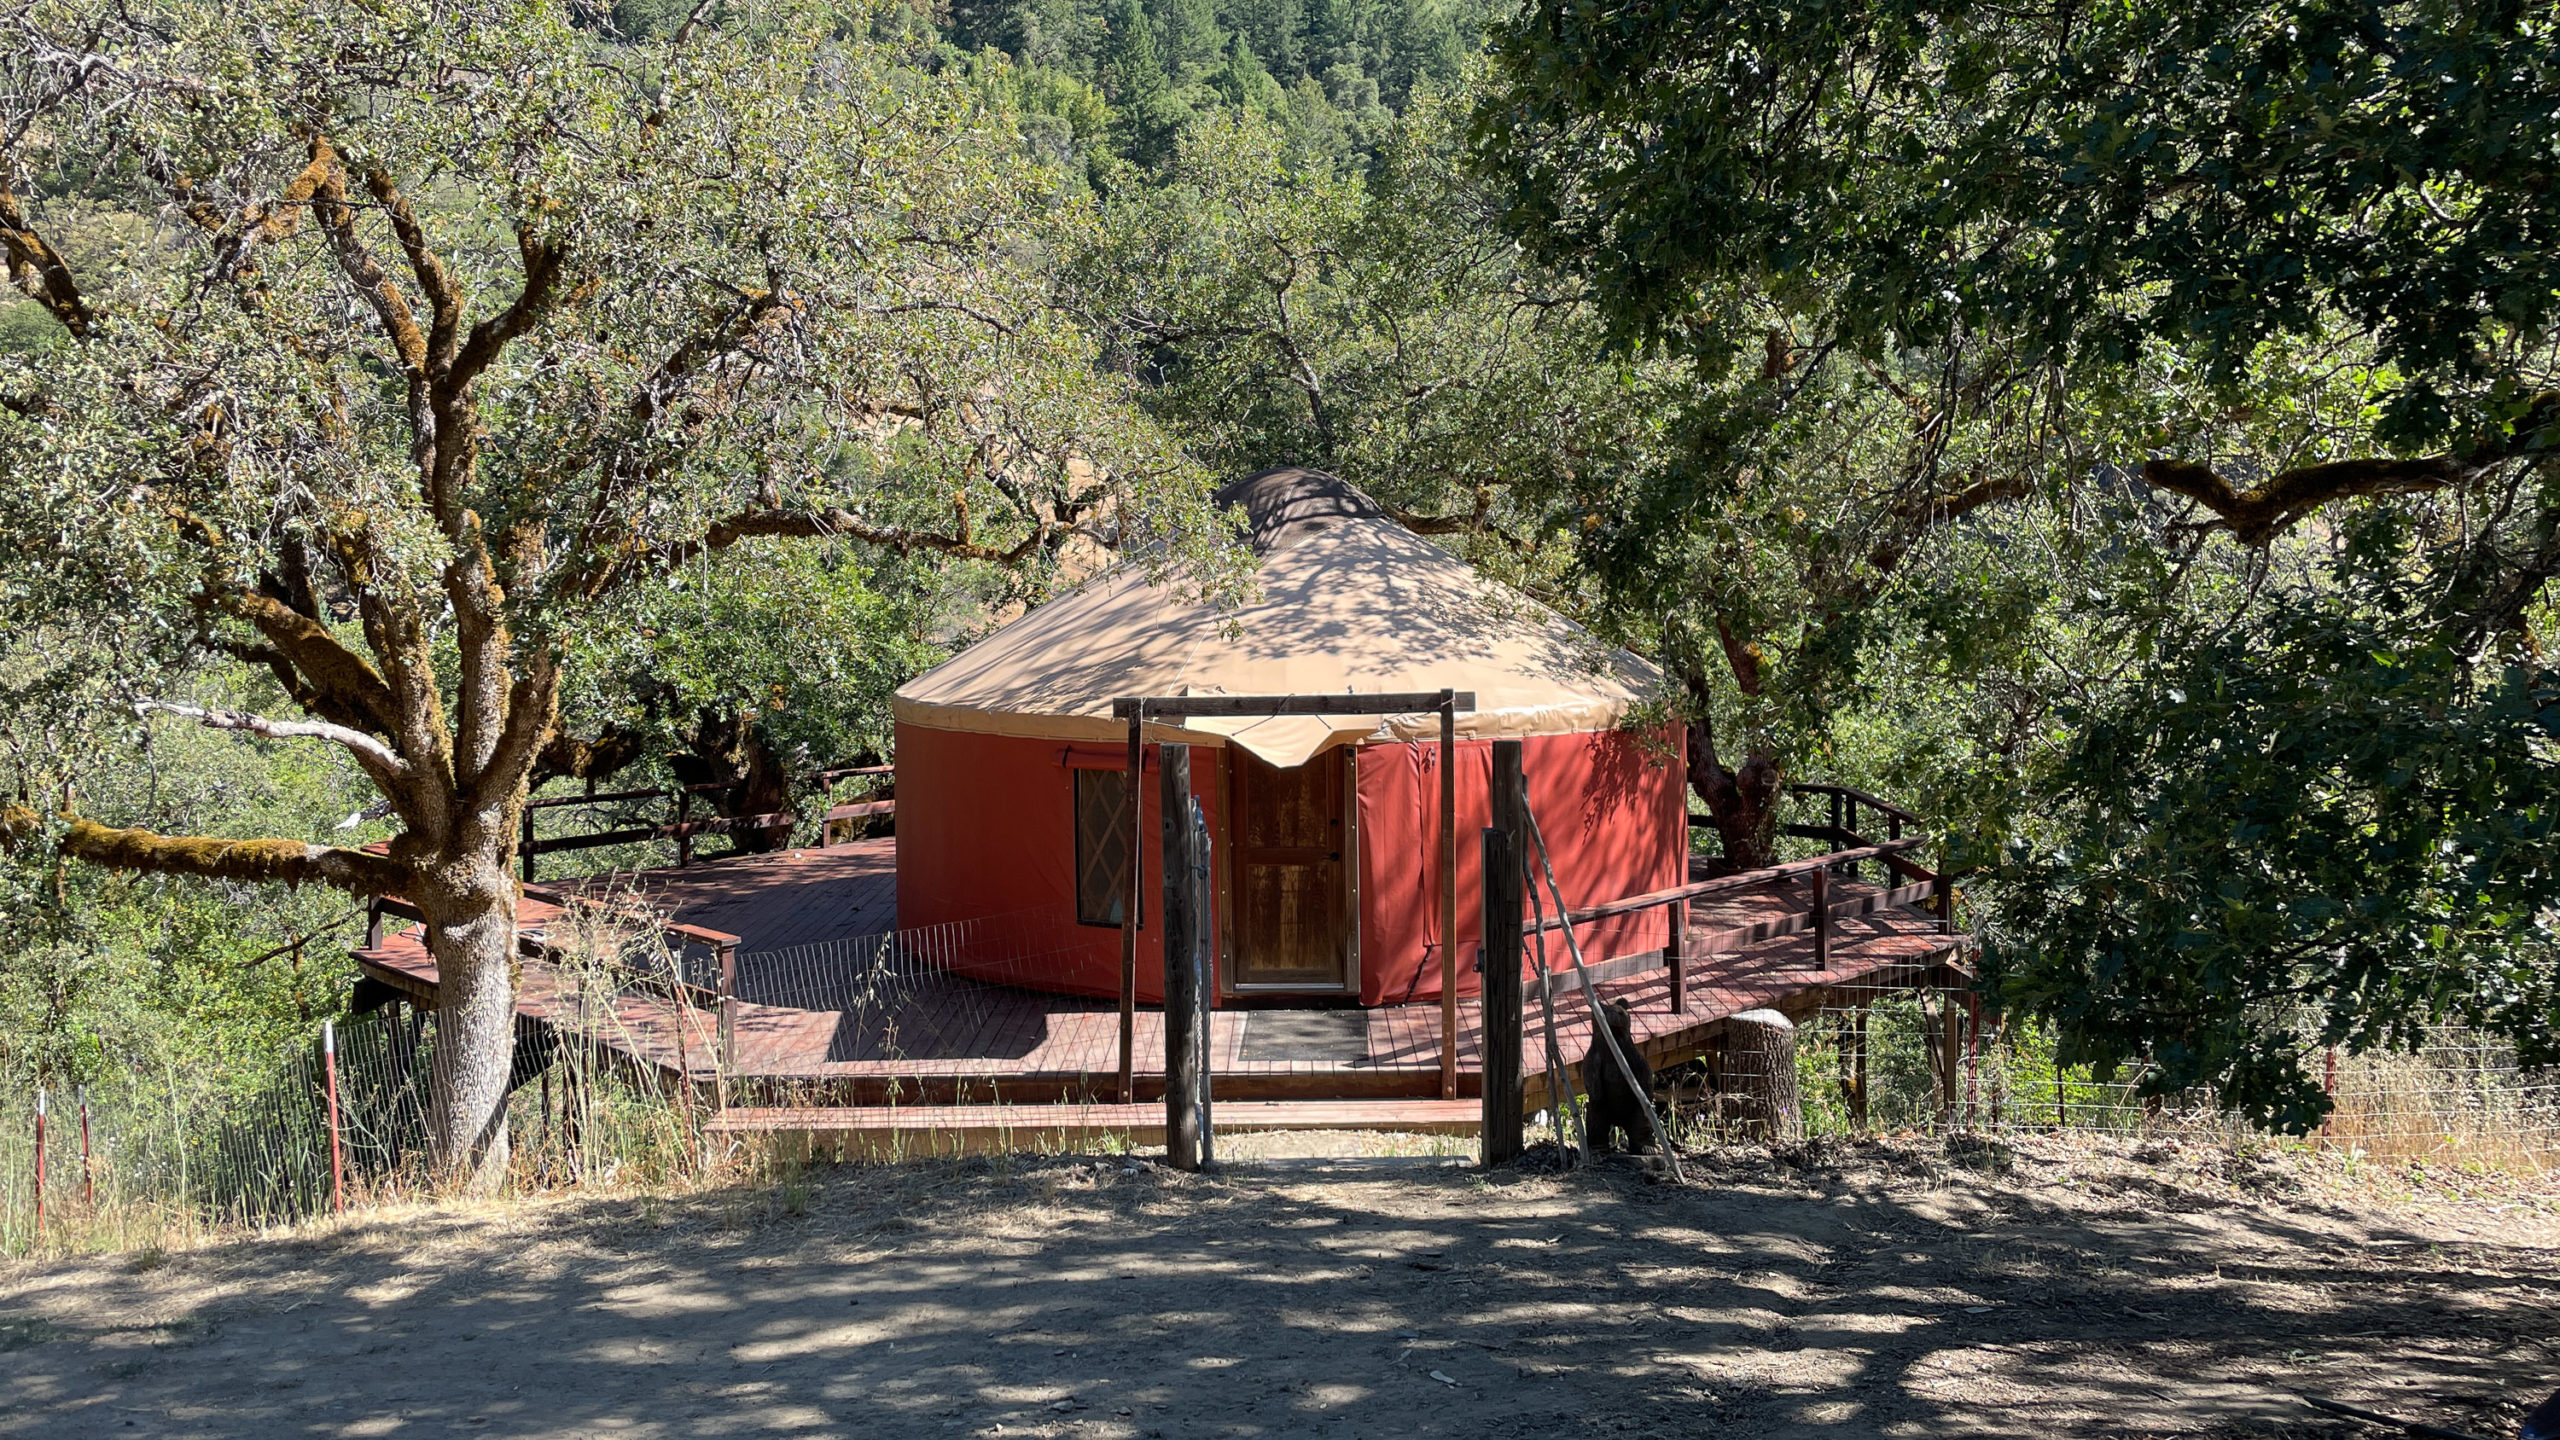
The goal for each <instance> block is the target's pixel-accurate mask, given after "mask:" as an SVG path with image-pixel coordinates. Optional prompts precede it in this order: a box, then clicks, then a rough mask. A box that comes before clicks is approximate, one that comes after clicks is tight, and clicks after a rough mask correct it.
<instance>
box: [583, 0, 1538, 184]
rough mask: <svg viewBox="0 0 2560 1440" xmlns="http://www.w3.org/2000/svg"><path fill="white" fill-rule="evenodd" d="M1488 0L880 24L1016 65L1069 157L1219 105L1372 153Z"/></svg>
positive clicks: (1017, 79) (1299, 144)
mask: <svg viewBox="0 0 2560 1440" xmlns="http://www.w3.org/2000/svg"><path fill="white" fill-rule="evenodd" d="M1499 8H1500V7H1499V6H1497V5H1496V4H1494V3H1493V0H957V3H936V4H934V5H932V6H930V7H927V6H923V5H917V6H913V7H910V8H905V9H898V8H892V9H890V10H889V11H887V12H885V14H884V15H883V17H882V18H881V20H880V21H878V22H877V23H878V24H880V25H881V26H882V27H883V28H887V29H891V30H901V31H905V32H907V33H910V34H915V35H921V36H930V37H932V38H933V39H934V40H935V41H937V42H938V44H939V46H940V47H941V48H942V49H943V51H944V52H945V63H951V62H959V63H965V62H966V59H967V57H971V56H978V55H983V54H987V53H991V52H992V53H995V54H1001V55H1003V56H1005V57H1006V58H1007V59H1009V60H1010V61H1011V62H1012V64H1013V65H1014V67H1015V68H1016V71H1017V73H1016V74H1015V75H1014V76H1013V77H1011V78H1012V83H1013V85H1014V86H1015V87H1016V95H1017V96H1018V99H1019V103H1020V104H1021V106H1022V109H1023V111H1024V122H1025V123H1024V127H1023V128H1024V131H1025V133H1026V135H1027V136H1028V137H1029V138H1030V139H1031V140H1032V141H1033V142H1034V143H1035V144H1038V145H1040V146H1042V147H1044V148H1048V149H1050V150H1051V151H1052V152H1053V153H1055V154H1058V155H1060V156H1062V157H1063V156H1068V155H1088V154H1091V153H1093V152H1095V151H1097V150H1103V149H1107V150H1109V151H1111V152H1113V153H1116V154H1118V155H1119V156H1121V157H1122V158H1125V159H1128V160H1131V161H1133V162H1135V163H1138V164H1140V165H1149V166H1151V165H1157V164H1161V163H1162V162H1163V161H1164V160H1165V159H1167V158H1168V157H1169V156H1170V155H1171V154H1172V150H1173V146H1174V143H1175V140H1176V138H1177V137H1178V136H1180V135H1181V134H1182V132H1183V131H1185V130H1186V129H1188V128H1190V127H1191V126H1192V125H1193V124H1194V123H1196V122H1197V121H1198V120H1199V119H1201V118H1202V117H1203V116H1206V115H1208V114H1210V113H1212V112H1215V111H1218V110H1227V111H1251V112H1254V113H1257V114H1261V115H1266V116H1269V117H1271V118H1272V119H1273V120H1275V121H1276V122H1278V123H1279V124H1280V125H1281V126H1282V127H1283V128H1284V129H1285V130H1286V131H1287V133H1288V135H1289V136H1290V140H1291V144H1292V147H1293V149H1294V150H1295V151H1296V152H1297V154H1298V155H1299V156H1301V157H1303V158H1309V159H1315V158H1321V159H1328V160H1336V159H1348V158H1353V157H1358V156H1362V155H1366V154H1368V153H1371V152H1373V151H1374V150H1375V148H1376V147H1377V146H1378V144H1379V143H1380V142H1381V141H1382V140H1383V139H1384V136H1385V130H1386V127H1387V122H1388V118H1389V117H1390V116H1391V115H1394V114H1401V113H1402V112H1403V111H1404V109H1405V107H1406V106H1408V105H1409V104H1411V103H1412V101H1413V98H1414V96H1415V95H1416V93H1417V92H1420V91H1423V90H1426V89H1429V88H1432V87H1439V88H1444V89H1445V88H1447V87H1448V86H1450V85H1452V84H1454V83H1456V81H1457V80H1458V78H1459V76H1460V75H1461V73H1462V72H1463V71H1464V69H1465V67H1466V62H1467V58H1468V57H1469V56H1470V55H1472V54H1474V53H1475V51H1476V50H1477V48H1478V47H1479V46H1480V44H1481V43H1482V39H1483V32H1484V27H1485V25H1486V24H1487V23H1488V22H1489V20H1490V19H1491V18H1492V16H1493V15H1495V14H1496V13H1497V12H1498V10H1499ZM691 9H692V7H691V6H690V5H689V4H684V3H680V0H622V3H620V4H617V5H616V6H614V8H613V11H612V18H611V24H612V29H613V30H614V31H615V32H617V33H619V34H620V35H622V36H625V37H629V38H631V39H635V40H638V39H647V38H650V37H653V36H661V35H664V34H665V33H667V32H669V31H671V30H672V29H673V28H674V27H676V26H678V25H681V24H682V23H683V22H684V18H685V16H686V15H687V14H689V13H690V12H691Z"/></svg>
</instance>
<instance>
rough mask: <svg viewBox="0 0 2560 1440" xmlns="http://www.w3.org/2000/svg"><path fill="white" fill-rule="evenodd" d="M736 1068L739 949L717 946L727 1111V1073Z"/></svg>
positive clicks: (722, 1076)
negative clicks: (718, 952)
mask: <svg viewBox="0 0 2560 1440" xmlns="http://www.w3.org/2000/svg"><path fill="white" fill-rule="evenodd" d="M737 1068H738V946H737V942H735V941H732V942H730V943H729V944H726V945H723V946H721V947H720V1068H719V1070H718V1072H717V1079H718V1083H719V1087H720V1095H719V1100H720V1108H721V1109H723V1110H726V1109H728V1108H729V1083H728V1076H729V1073H730V1072H731V1071H733V1070H735V1069H737Z"/></svg>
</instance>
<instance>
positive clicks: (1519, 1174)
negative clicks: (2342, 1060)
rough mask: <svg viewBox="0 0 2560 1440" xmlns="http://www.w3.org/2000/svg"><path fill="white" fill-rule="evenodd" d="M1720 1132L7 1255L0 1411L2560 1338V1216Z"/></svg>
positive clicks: (1306, 1388)
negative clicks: (2265, 1193) (2010, 1167)
mask: <svg viewBox="0 0 2560 1440" xmlns="http://www.w3.org/2000/svg"><path fill="white" fill-rule="evenodd" d="M1801 1158H1802V1157H1800V1159H1801ZM1696 1168H1698V1169H1699V1170H1700V1171H1702V1172H1703V1179H1704V1181H1705V1183H1702V1184H1698V1185H1693V1186H1692V1187H1689V1188H1686V1189H1682V1188H1677V1187H1672V1186H1668V1185H1662V1184H1657V1183H1654V1182H1653V1181H1652V1180H1651V1179H1650V1178H1649V1177H1647V1176H1646V1175H1645V1174H1644V1173H1643V1172H1642V1171H1641V1170H1640V1169H1638V1168H1636V1167H1635V1166H1634V1164H1633V1163H1632V1162H1617V1163H1616V1164H1615V1165H1614V1166H1608V1167H1603V1168H1600V1169H1597V1170H1592V1171H1585V1172H1582V1173H1580V1174H1577V1175H1573V1176H1569V1177H1557V1176H1548V1175H1540V1174H1535V1173H1530V1172H1526V1171H1522V1170H1512V1171H1505V1172H1498V1173H1495V1174H1493V1175H1490V1176H1487V1175H1484V1174H1482V1173H1481V1172H1477V1171H1475V1170H1473V1169H1472V1168H1469V1167H1464V1166H1453V1165H1449V1164H1446V1163H1433V1162H1428V1161H1416V1160H1379V1161H1302V1162H1262V1163H1252V1164H1239V1165H1237V1166H1234V1167H1231V1168H1230V1170H1229V1171H1228V1172H1227V1173H1225V1174H1221V1175H1213V1176H1197V1177H1195V1176H1181V1175H1176V1174H1174V1173H1172V1172H1168V1171H1164V1170H1161V1169H1159V1168H1157V1167H1155V1166H1153V1165H1152V1164H1147V1163H1143V1162H1137V1161H1130V1160H1124V1159H1120V1158H1114V1157H1081V1158H1078V1157H1059V1158H1046V1159H1016V1160H985V1159H979V1160H967V1161H943V1162H918V1163H911V1164H907V1165H900V1166H881V1167H867V1166H866V1167H842V1168H833V1169H821V1170H816V1171H811V1172H808V1173H805V1174H790V1175H784V1176H782V1177H780V1178H778V1179H772V1180H768V1181H766V1182H764V1183H758V1184H753V1185H749V1184H741V1185H738V1186H735V1187H732V1188H729V1189H725V1190H715V1191H711V1192H708V1193H703V1194H698V1195H694V1196H689V1197H684V1198H682V1199H677V1200H657V1199H651V1198H648V1197H614V1198H602V1199H578V1200H572V1201H542V1202H532V1203H517V1204H508V1205H498V1206H490V1207H482V1208H477V1209H474V1208H452V1209H443V1210H430V1209H418V1210H414V1211H408V1212H394V1213H386V1214H383V1215H379V1216H377V1217H374V1218H371V1219H369V1220H367V1221H365V1222H363V1223H361V1224H356V1225H351V1226H350V1227H348V1228H347V1229H345V1230H343V1231H340V1232H337V1233H333V1234H325V1235H308V1236H303V1237H298V1238H290V1239H283V1240H264V1241H255V1242H244V1243H240V1244H234V1245H229V1246H224V1247H220V1248H216V1249H212V1250H208V1251H204V1252H198V1253H194V1254H189V1255H182V1256H175V1257H171V1258H169V1259H168V1260H167V1262H166V1263H165V1264H160V1265H157V1266H152V1267H149V1268H143V1267H138V1266H137V1265H136V1264H134V1263H132V1262H129V1261H107V1262H94V1263H87V1264H79V1265H62V1264H57V1265H51V1266H36V1265H21V1266H18V1267H15V1268H13V1269H10V1270H6V1271H0V1435H15V1434H37V1433H42V1434H46V1435H76V1434H97V1435H162V1434H168V1435H176V1434H186V1435H281V1434H306V1435H349V1436H355V1435H363V1436H407V1435H426V1434H436V1435H443V1434H450V1433H472V1434H490V1435H601V1434H627V1435H651V1436H657V1435H665V1436H694V1435H701V1436H713V1435H723V1436H725V1435H740V1434H803V1435H928V1436H930V1435H942V1434H950V1435H980V1434H988V1435H992V1434H998V1433H1001V1434H1005V1435H1078V1436H1118V1435H1127V1436H1154V1435H1165V1436H1209V1435H1222V1436H1264V1435H1271V1436H1278V1435H1387V1434H1417V1435H1419V1434H1466V1435H1471V1436H1508V1435H1531V1434H1539V1435H1546V1434H1558V1433H1562V1434H1604V1435H1629V1436H1636V1435H1647V1434H1653V1435H1663V1436H1671V1435H1699V1434H1727V1433H1729V1434H1736V1435H1755V1436H1783V1435H1793V1434H1799V1433H1803V1434H1810V1433H1813V1432H1814V1431H1817V1430H1819V1431H1822V1432H1824V1433H1826V1434H1848V1435H1855V1434H1878V1435H1897V1436H1898V1435H1915V1436H1917V1435H1957V1434H2006V1435H2021V1436H2024V1435H2037V1436H2045V1435H2107V1436H2117V1435H2153V1434H2158V1435H2171V1434H2177V1435H2196V1434H2243V1433H2246V1434H2258V1435H2288V1434H2290V1435H2304V1436H2309V1435H2332V1434H2336V1435H2344V1434H2350V1433H2355V1431H2354V1427H2352V1426H2351V1425H2348V1424H2347V1423H2346V1422H2340V1421H2334V1420H2328V1419H2324V1418H2320V1417H2317V1416H2314V1415H2312V1414H2311V1413H2309V1412H2308V1411H2306V1410H2305V1409H2304V1408H2303V1407H2301V1406H2300V1405H2299V1404H2298V1403H2295V1402H2292V1401H2290V1400H2289V1399H2287V1398H2286V1396H2287V1393H2288V1392H2290V1391H2293V1390H2296V1389H2301V1390H2309V1391H2312V1392H2314V1393H2320V1394H2327V1395H2333V1396H2336V1397H2339V1398H2344V1399H2348V1400H2350V1401H2352V1402H2354V1403H2359V1404H2366V1405H2369V1406H2372V1407H2374V1408H2380V1409H2388V1410H2392V1411H2395V1412H2398V1413H2402V1414H2408V1415H2411V1416H2415V1417H2423V1418H2429V1419H2433V1420H2434V1421H2436V1423H2439V1424H2451V1425H2453V1426H2456V1427H2458V1428H2466V1429H2474V1430H2476V1431H2478V1432H2479V1433H2482V1434H2484V1435H2510V1434H2512V1433H2513V1424H2514V1421H2513V1417H2514V1415H2515V1414H2517V1413H2520V1412H2521V1410H2522V1408H2523V1406H2524V1405H2525V1404H2526V1403H2529V1401H2530V1400H2532V1399H2535V1398H2538V1397H2539V1394H2540V1391H2541V1389H2547V1388H2548V1387H2549V1385H2550V1384H2551V1383H2553V1378H2552V1371H2553V1369H2554V1362H2555V1359H2560V1353H2556V1352H2555V1349H2554V1346H2553V1339H2554V1337H2555V1335H2560V1326H2555V1325H2554V1324H2553V1323H2552V1322H2553V1319H2554V1316H2555V1314H2556V1313H2560V1307H2555V1303H2554V1302H2555V1300H2560V1274H2555V1271H2556V1270H2560V1267H2555V1266H2554V1265H2553V1263H2552V1261H2553V1253H2552V1251H2551V1250H2550V1249H2549V1248H2547V1245H2548V1240H2549V1233H2548V1229H2547V1227H2546V1229H2545V1230H2543V1231H2541V1232H2518V1233H2519V1234H2523V1235H2524V1236H2525V1238H2522V1239H2519V1238H2515V1237H2514V1236H2508V1237H2506V1238H2498V1237H2491V1238H2486V1239H2482V1238H2473V1237H2466V1236H2464V1235H2462V1234H2459V1233H2455V1229H2456V1228H2458V1229H2470V1230H2477V1229H2478V1228H2479V1225H2480V1222H2478V1221H2477V1220H2476V1219H2474V1218H2471V1217H2469V1216H2468V1212H2466V1216H2465V1218H2464V1219H2463V1220H2462V1221H2461V1223H2460V1224H2459V1226H2458V1227H2455V1228H2446V1227H2443V1226H2438V1225H2435V1224H2432V1223H2430V1224H2426V1225H2423V1226H2421V1225H2420V1224H2418V1223H2415V1222H2413V1221H2411V1220H2410V1219H2409V1218H2407V1217H2406V1216H2405V1215H2399V1214H2397V1213H2385V1212H2380V1211H2374V1210H2355V1209H2352V1208H2349V1209H2343V1210H2339V1211H2337V1212H2336V1213H2328V1212H2324V1211H2323V1210H2321V1209H2319V1208H2315V1207H2311V1206H2307V1205H2293V1206H2271V1205H2266V1204H2257V1203H2236V1202H2230V1201H2217V1200H2214V1199H2212V1198H2211V1197H2207V1196H2202V1195H2198V1194H2196V1193H2194V1192H2192V1191H2186V1190H2179V1189H2177V1188H2176V1187H2166V1188H2167V1189H2168V1190H2169V1192H2170V1193H2169V1194H2168V1195H2167V1196H2165V1197H2164V1196H2162V1195H2150V1196H2136V1195H2131V1194H2116V1195H2105V1194H2098V1195H2093V1194H2092V1193H2090V1192H2089V1190H2088V1189H2087V1187H2086V1186H2084V1185H2081V1184H2080V1183H2079V1182H2077V1181H2072V1182H2069V1183H2068V1184H2066V1183H2065V1182H2062V1181H2054V1182H2050V1183H2038V1182H2036V1181H2034V1180H2032V1179H2022V1178H2019V1177H2016V1176H2012V1177H2008V1178H2003V1179H1996V1180H1995V1179H1987V1178H1981V1177H1976V1176H1972V1175H1968V1174H1964V1173H1961V1172H1956V1171H1951V1170H1950V1168H1949V1167H1948V1166H1947V1165H1946V1164H1945V1163H1944V1162H1943V1160H1942V1158H1940V1156H1939V1155H1938V1154H1936V1153H1935V1152H1933V1151H1927V1150H1907V1151H1904V1152H1897V1151H1894V1150H1892V1149H1891V1147H1885V1148H1884V1149H1882V1150H1878V1151H1874V1152H1872V1153H1865V1154H1851V1155H1847V1156H1841V1155H1837V1154H1835V1155H1832V1156H1829V1157H1825V1156H1823V1155H1821V1154H1818V1153H1817V1154H1816V1155H1814V1156H1813V1157H1811V1160H1810V1163H1799V1164H1796V1165H1789V1164H1785V1163H1781V1162H1778V1161H1775V1160H1770V1159H1767V1158H1765V1157H1758V1156H1756V1155H1752V1154H1745V1155H1743V1156H1741V1158H1738V1159H1724V1160H1716V1161H1710V1162H1707V1163H1703V1164H1698V1165H1697V1166H1696ZM802 1204H805V1206H806V1209H805V1212H804V1213H793V1211H794V1208H795V1207H796V1206H799V1205H802ZM2451 1224H2452V1222H2448V1225H2451ZM2502 1385H2503V1386H2504V1387H2505V1388H2503V1389H2502V1388H2501V1386H2502ZM2537 1386H2539V1387H2540V1389H2537V1388H2536V1387H2537ZM2510 1396H2511V1397H2512V1399H2510V1398H2509V1397H2510ZM2341 1427H2344V1428H2341Z"/></svg>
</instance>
